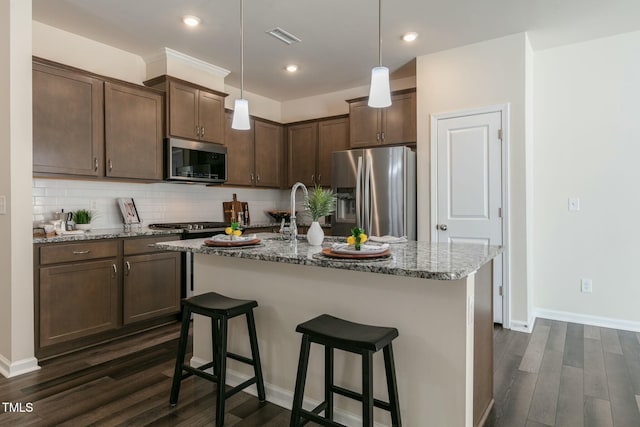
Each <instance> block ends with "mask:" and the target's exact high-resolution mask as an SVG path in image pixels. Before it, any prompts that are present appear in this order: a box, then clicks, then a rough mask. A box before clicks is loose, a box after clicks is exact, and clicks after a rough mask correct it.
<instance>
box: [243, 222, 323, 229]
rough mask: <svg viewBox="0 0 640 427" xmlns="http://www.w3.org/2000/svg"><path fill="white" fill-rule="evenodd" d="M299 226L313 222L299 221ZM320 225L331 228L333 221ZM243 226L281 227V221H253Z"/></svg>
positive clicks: (305, 225) (308, 225)
mask: <svg viewBox="0 0 640 427" xmlns="http://www.w3.org/2000/svg"><path fill="white" fill-rule="evenodd" d="M285 224H287V226H288V225H289V222H288V221H287V222H285ZM297 225H298V227H310V226H311V223H310V222H306V221H305V222H299V223H298V224H297ZM320 227H322V228H331V223H325V224H320ZM242 228H249V229H251V228H280V223H279V222H256V223H251V224H249V225H243V226H242Z"/></svg>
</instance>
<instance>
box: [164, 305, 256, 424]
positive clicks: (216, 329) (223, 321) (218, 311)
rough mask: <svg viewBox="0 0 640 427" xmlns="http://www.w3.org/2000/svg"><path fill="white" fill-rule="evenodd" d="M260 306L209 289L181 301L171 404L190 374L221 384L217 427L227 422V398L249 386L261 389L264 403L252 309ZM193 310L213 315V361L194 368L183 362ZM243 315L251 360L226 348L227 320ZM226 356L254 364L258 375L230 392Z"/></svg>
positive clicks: (210, 316) (176, 401)
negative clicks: (245, 321)
mask: <svg viewBox="0 0 640 427" xmlns="http://www.w3.org/2000/svg"><path fill="white" fill-rule="evenodd" d="M257 306H258V303H257V302H256V301H252V300H239V299H234V298H228V297H225V296H223V295H220V294H217V293H215V292H208V293H205V294H201V295H196V296H194V297H191V298H188V299H183V300H182V307H183V312H182V328H181V330H180V343H179V344H178V355H177V357H176V369H175V371H174V374H173V384H172V386H171V397H170V399H169V403H170V404H171V406H175V405H176V404H177V403H178V394H179V393H180V382H181V381H182V380H183V379H185V378H187V377H190V376H191V375H197V376H199V377H202V378H205V379H208V380H209V381H213V382H214V383H216V384H217V385H218V387H217V392H216V427H222V426H223V425H224V404H225V399H227V398H229V397H231V396H233V395H234V394H236V393H238V392H239V391H241V390H243V389H245V388H247V387H249V386H250V385H252V384H256V387H257V388H258V400H259V401H260V402H264V400H265V393H264V381H263V379H262V368H261V366H260V353H259V352H258V339H257V337H256V325H255V321H254V318H253V308H254V307H257ZM191 313H196V314H200V315H203V316H207V317H209V318H211V336H212V345H213V361H212V362H209V363H206V364H204V365H202V366H200V367H198V368H194V367H192V366H190V365H188V364H185V363H184V356H185V353H186V351H187V339H188V337H189V321H190V320H191ZM243 314H244V315H246V316H247V329H248V330H249V341H250V344H251V359H249V358H247V357H244V356H240V355H238V354H235V353H231V352H228V351H227V326H228V321H229V319H231V318H233V317H236V316H240V315H243ZM227 357H229V358H231V359H234V360H238V361H240V362H243V363H246V364H248V365H251V366H253V369H254V373H255V376H253V377H251V378H249V379H248V380H246V381H244V382H243V383H242V384H239V385H237V386H236V387H234V388H232V389H231V390H229V391H226V390H225V383H226V376H227V369H226V368H227ZM211 367H213V375H211V374H209V373H208V372H204V371H205V369H209V368H211ZM183 371H186V373H183Z"/></svg>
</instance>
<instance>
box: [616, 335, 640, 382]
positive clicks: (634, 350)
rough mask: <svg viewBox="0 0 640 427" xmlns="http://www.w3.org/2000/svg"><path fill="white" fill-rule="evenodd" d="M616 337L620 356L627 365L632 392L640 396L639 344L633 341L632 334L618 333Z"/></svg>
mask: <svg viewBox="0 0 640 427" xmlns="http://www.w3.org/2000/svg"><path fill="white" fill-rule="evenodd" d="M618 337H619V338H620V345H621V347H622V354H623V355H624V359H625V361H626V363H627V368H628V371H629V379H630V380H631V385H632V387H633V391H634V393H636V394H640V343H638V342H637V340H636V339H635V338H636V336H635V333H634V332H628V331H618Z"/></svg>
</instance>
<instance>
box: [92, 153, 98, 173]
mask: <svg viewBox="0 0 640 427" xmlns="http://www.w3.org/2000/svg"><path fill="white" fill-rule="evenodd" d="M93 170H94V171H96V172H98V158H97V157H94V158H93Z"/></svg>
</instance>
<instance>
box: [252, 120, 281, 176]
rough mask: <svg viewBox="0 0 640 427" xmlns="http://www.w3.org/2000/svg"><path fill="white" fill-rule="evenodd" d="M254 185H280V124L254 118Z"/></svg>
mask: <svg viewBox="0 0 640 427" xmlns="http://www.w3.org/2000/svg"><path fill="white" fill-rule="evenodd" d="M254 133H255V137H254V145H255V171H256V186H258V187H276V188H280V186H281V185H282V165H283V146H284V144H283V143H282V126H278V125H275V124H271V123H265V122H261V121H258V120H256V121H255V122H254Z"/></svg>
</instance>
